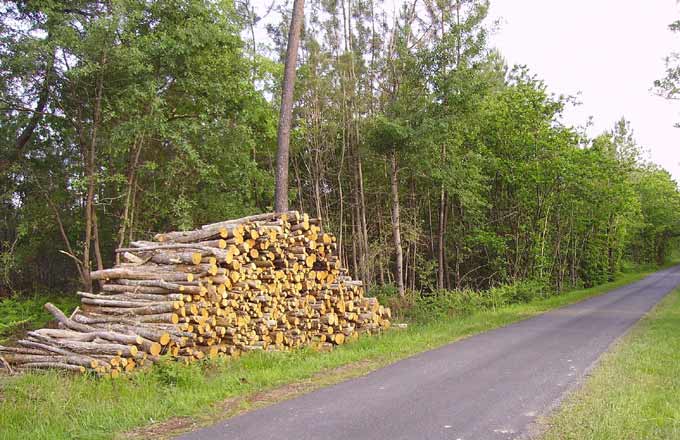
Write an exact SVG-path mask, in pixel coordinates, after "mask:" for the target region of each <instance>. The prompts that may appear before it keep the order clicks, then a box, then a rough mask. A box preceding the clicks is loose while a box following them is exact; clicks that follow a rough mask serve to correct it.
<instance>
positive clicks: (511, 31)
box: [490, 0, 680, 181]
mask: <svg viewBox="0 0 680 440" xmlns="http://www.w3.org/2000/svg"><path fill="white" fill-rule="evenodd" d="M490 16H491V17H490V18H491V19H492V20H493V19H500V20H501V22H500V28H499V29H498V30H497V31H496V32H495V33H494V35H493V36H492V38H491V44H492V45H493V46H495V47H497V48H498V49H499V50H500V51H501V53H502V54H503V56H504V57H505V58H506V60H507V62H508V64H510V65H513V64H525V65H527V67H528V68H529V69H530V71H531V72H533V73H535V74H537V75H538V77H539V78H541V79H543V80H544V81H545V82H546V84H547V86H548V87H549V89H550V90H551V91H552V92H554V93H558V94H560V93H561V94H567V95H576V94H577V93H579V92H580V96H579V98H580V99H579V101H581V102H582V105H580V106H578V107H576V108H572V109H570V110H568V111H567V112H566V114H565V118H564V120H565V122H566V123H568V124H570V125H574V126H585V124H586V122H587V120H588V117H589V116H592V117H593V126H592V127H590V128H589V129H588V134H589V135H591V136H595V135H597V134H599V133H601V132H602V131H605V130H608V129H611V128H612V127H613V126H614V123H615V122H616V121H617V120H618V119H620V118H621V116H624V117H625V118H626V119H628V120H629V121H630V122H631V126H632V128H633V131H634V135H635V138H636V140H637V142H638V144H639V145H641V146H642V147H643V148H645V149H647V150H649V153H650V157H651V160H652V161H653V162H656V163H658V164H659V165H661V166H663V167H664V168H666V169H667V170H668V171H670V172H671V173H672V174H673V176H674V178H675V180H676V181H680V145H679V144H680V128H674V127H673V124H674V123H676V122H680V101H673V102H669V101H666V100H664V99H663V98H660V97H658V96H655V95H654V94H653V93H652V92H651V91H650V88H651V87H652V84H653V81H654V80H655V79H660V78H661V77H662V76H663V74H664V70H665V65H664V58H665V57H666V56H667V55H668V54H669V53H670V52H671V51H673V50H675V51H678V52H680V36H678V35H674V34H673V33H671V32H670V31H669V30H668V25H669V24H670V23H671V22H672V21H674V20H676V19H678V18H680V6H678V3H676V1H675V0H646V1H642V0H637V1H636V0H618V1H617V0H570V1H556V0H491V10H490Z"/></svg>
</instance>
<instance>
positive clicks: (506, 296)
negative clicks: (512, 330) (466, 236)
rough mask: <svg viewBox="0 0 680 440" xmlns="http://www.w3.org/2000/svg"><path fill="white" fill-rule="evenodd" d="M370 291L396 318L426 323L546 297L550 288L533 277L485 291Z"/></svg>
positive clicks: (379, 289)
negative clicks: (404, 292)
mask: <svg viewBox="0 0 680 440" xmlns="http://www.w3.org/2000/svg"><path fill="white" fill-rule="evenodd" d="M371 294H372V295H375V296H377V297H378V298H379V299H380V301H381V303H383V304H385V305H387V306H389V307H391V308H392V312H393V315H394V316H395V317H396V318H397V319H406V320H410V321H415V322H428V321H436V320H441V319H448V318H452V317H456V316H466V315H470V314H472V313H474V312H477V311H480V310H494V309H496V308H497V307H504V306H508V305H511V304H522V303H527V302H530V301H533V300H535V299H539V298H545V297H546V296H548V295H549V294H550V290H549V289H548V287H547V286H546V284H545V283H543V282H541V281H535V280H527V281H519V282H516V283H513V284H506V285H501V286H496V287H493V288H491V289H488V290H481V291H476V290H472V289H458V290H443V289H442V290H435V291H433V292H428V293H420V292H413V291H408V292H406V294H405V295H404V297H399V296H398V295H397V290H396V289H395V288H394V287H393V286H382V287H380V288H373V289H372V290H371Z"/></svg>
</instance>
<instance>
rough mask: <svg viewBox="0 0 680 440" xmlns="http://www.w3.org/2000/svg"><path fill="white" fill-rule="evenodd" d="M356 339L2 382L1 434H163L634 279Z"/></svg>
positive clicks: (93, 436) (38, 436) (297, 392)
mask: <svg viewBox="0 0 680 440" xmlns="http://www.w3.org/2000/svg"><path fill="white" fill-rule="evenodd" d="M648 274H649V272H642V273H628V274H624V275H622V276H621V277H620V278H619V279H618V280H617V281H615V282H613V283H608V284H603V285H600V286H597V287H595V288H591V289H585V290H578V291H572V292H568V293H565V294H562V295H557V296H552V297H549V298H547V299H542V300H538V301H534V302H531V303H528V304H520V305H513V306H509V307H504V308H499V309H497V310H495V311H483V312H478V313H473V314H471V315H468V316H465V317H460V318H454V319H448V320H445V321H437V322H431V323H426V324H412V325H409V327H408V328H407V329H404V330H392V331H389V332H387V333H385V334H383V335H380V336H374V337H366V338H361V339H360V340H359V341H357V342H355V343H352V344H348V345H346V346H342V347H339V348H337V349H336V350H334V351H332V352H330V353H320V352H314V351H311V350H306V349H305V350H298V351H294V352H284V353H252V354H248V355H245V356H242V357H241V358H239V359H234V360H217V361H209V362H205V363H198V364H194V365H190V366H184V365H179V364H177V363H173V362H166V363H162V364H160V365H157V366H154V368H152V369H151V370H150V371H148V372H141V373H139V374H134V375H130V376H129V377H125V378H122V379H118V380H108V379H98V378H94V377H89V376H73V375H66V374H62V373H58V372H47V373H34V374H26V375H22V376H16V377H8V376H4V377H0V438H7V439H14V438H17V439H18V438H31V439H60V438H64V439H65V438H73V439H80V438H82V439H96V438H130V437H132V438H166V437H169V436H171V435H174V434H177V433H180V432H185V431H187V430H191V429H195V428H196V427H200V426H205V425H208V424H211V423H214V422H215V421H218V420H221V419H223V418H226V417H230V416H234V415H236V414H239V413H242V412H245V411H248V410H250V409H253V408H257V407H261V406H265V405H269V404H271V403H274V402H277V401H280V400H285V399H289V398H291V397H295V396H297V395H300V394H303V393H307V392H309V391H311V390H314V389H317V388H320V387H323V386H327V385H330V384H333V383H337V382H341V381H343V380H346V379H348V378H352V377H356V376H360V375H364V374H366V373H367V372H369V371H372V370H376V369H378V368H380V367H383V366H385V365H388V364H391V363H393V362H395V361H397V360H400V359H403V358H405V357H408V356H411V355H413V354H416V353H419V352H423V351H426V350H429V349H432V348H436V347H440V346H442V345H445V344H447V343H449V342H452V341H456V340H458V339H461V338H465V337H467V336H470V335H473V334H477V333H481V332H483V331H486V330H490V329H494V328H497V327H501V326H504V325H507V324H510V323H513V322H517V321H521V320H524V319H527V318H530V317H532V316H535V315H537V314H540V313H542V312H545V311H548V310H551V309H554V308H556V307H560V306H563V305H567V304H571V303H575V302H578V301H581V300H584V299H586V298H589V297H593V296H597V295H599V294H602V293H605V292H608V291H610V290H612V289H614V288H616V287H619V286H623V285H626V284H630V283H632V282H634V281H637V280H640V279H641V278H643V277H644V276H646V275H648ZM0 315H2V310H0Z"/></svg>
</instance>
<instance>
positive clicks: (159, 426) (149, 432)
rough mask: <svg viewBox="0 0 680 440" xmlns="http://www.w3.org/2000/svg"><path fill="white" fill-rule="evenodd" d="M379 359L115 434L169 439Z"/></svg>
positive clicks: (364, 369) (363, 370)
mask: <svg viewBox="0 0 680 440" xmlns="http://www.w3.org/2000/svg"><path fill="white" fill-rule="evenodd" d="M380 366H381V363H380V362H378V361H372V360H363V361H359V362H354V363H352V364H348V365H343V366H341V367H337V368H333V369H329V370H323V371H320V372H318V373H316V374H314V375H313V376H312V377H310V378H308V379H305V380H301V381H297V382H292V383H289V384H286V385H282V386H280V387H276V388H273V389H270V390H266V391H259V392H255V393H251V394H247V395H244V396H239V397H232V398H229V399H226V400H223V401H221V402H219V403H217V404H215V405H214V409H213V410H211V411H208V412H209V414H206V415H202V416H196V417H173V418H171V419H168V420H165V421H163V422H159V423H154V424H151V425H148V426H145V427H142V428H138V429H134V430H132V431H128V432H126V433H124V434H121V435H119V436H117V437H116V438H120V439H139V440H141V439H156V440H160V439H169V438H172V437H175V436H178V435H180V434H182V433H184V432H189V431H193V430H195V429H198V428H201V427H204V426H209V425H213V424H215V423H218V422H220V421H222V420H225V419H228V418H231V417H235V416H237V415H240V414H243V413H245V412H247V411H252V410H255V409H258V408H262V407H265V406H268V405H273V404H274V403H278V402H282V401H284V400H288V399H292V398H295V397H298V396H301V395H302V394H306V393H309V392H311V391H314V390H317V389H319V388H322V387H324V386H329V385H333V384H336V383H339V382H342V381H344V380H348V379H351V378H354V377H358V376H361V375H364V374H367V373H369V372H371V371H373V370H375V369H376V368H379V367H380Z"/></svg>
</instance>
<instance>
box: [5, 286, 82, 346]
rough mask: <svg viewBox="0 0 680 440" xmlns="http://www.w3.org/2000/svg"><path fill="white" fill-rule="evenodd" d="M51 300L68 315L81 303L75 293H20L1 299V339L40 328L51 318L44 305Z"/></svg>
mask: <svg viewBox="0 0 680 440" xmlns="http://www.w3.org/2000/svg"><path fill="white" fill-rule="evenodd" d="M46 302H51V303H53V304H54V305H55V306H57V307H59V308H60V309H61V310H62V311H63V312H64V313H66V314H67V315H68V314H70V313H71V312H72V311H73V309H75V308H76V306H77V305H78V304H79V300H78V297H77V296H75V295H64V294H33V295H26V294H23V295H21V294H19V295H15V296H12V297H9V298H4V299H2V300H0V341H2V340H3V339H6V338H8V337H10V336H11V335H12V334H14V333H15V332H17V331H19V330H22V329H33V328H39V327H42V326H44V325H45V324H47V323H48V322H49V321H50V320H51V319H52V315H50V314H49V313H48V312H47V311H45V309H44V308H43V305H44V304H45V303H46Z"/></svg>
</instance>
